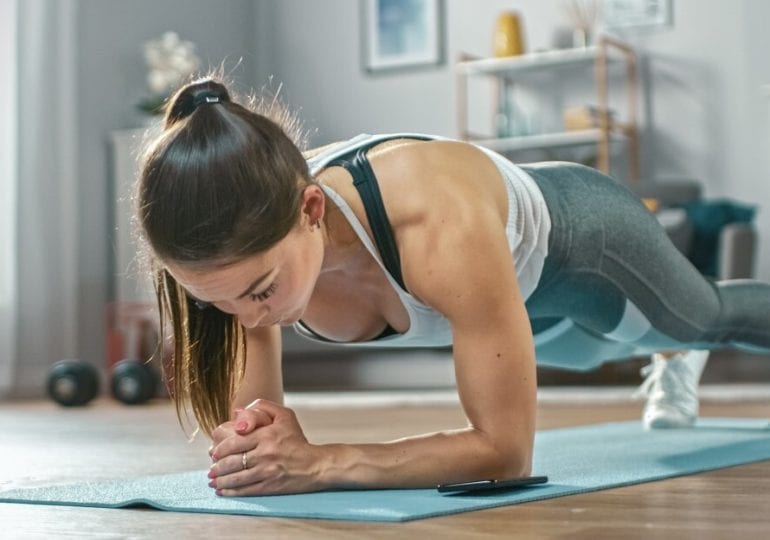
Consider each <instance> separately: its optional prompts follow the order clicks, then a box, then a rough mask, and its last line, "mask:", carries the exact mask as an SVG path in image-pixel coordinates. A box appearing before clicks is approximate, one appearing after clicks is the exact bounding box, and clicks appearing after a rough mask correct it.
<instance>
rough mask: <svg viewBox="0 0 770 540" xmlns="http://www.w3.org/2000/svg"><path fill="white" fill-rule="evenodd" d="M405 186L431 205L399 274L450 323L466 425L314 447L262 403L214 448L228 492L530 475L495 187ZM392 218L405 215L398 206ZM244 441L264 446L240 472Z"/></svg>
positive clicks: (522, 366)
mask: <svg viewBox="0 0 770 540" xmlns="http://www.w3.org/2000/svg"><path fill="white" fill-rule="evenodd" d="M455 150H456V149H452V151H455ZM439 154H441V152H439ZM437 157H441V156H437ZM469 159H472V158H469ZM429 161H430V160H429ZM486 165H489V164H488V163H487V162H485V161H483V160H482V162H481V167H480V169H481V170H479V167H472V168H471V169H472V170H474V171H475V172H476V173H478V174H493V175H494V174H497V173H496V169H494V168H491V169H490V168H488V167H486ZM373 166H375V167H376V166H377V163H376V162H373ZM462 168H463V167H462V166H459V167H457V166H454V164H452V163H447V164H446V167H445V170H444V171H435V170H434V171H433V172H431V170H429V169H428V168H426V169H425V170H424V171H416V174H415V177H420V176H419V174H420V173H422V174H424V176H422V178H423V179H427V180H430V178H429V175H430V174H444V173H446V174H447V175H451V174H462V172H461V171H460V172H458V170H459V169H462ZM433 169H435V167H433ZM378 174H379V172H378ZM437 181H442V182H447V181H448V182H451V181H452V180H451V178H448V177H447V178H443V179H438V180H437ZM498 181H499V178H498ZM428 191H431V190H428ZM410 196H412V197H420V196H422V197H426V198H427V197H430V201H431V205H432V208H434V210H430V211H428V212H426V213H425V214H424V215H422V216H418V217H417V218H415V216H410V217H409V218H408V219H406V220H405V223H407V224H406V225H403V226H401V227H399V228H398V230H397V232H396V234H397V237H398V240H399V245H400V247H401V255H402V261H405V264H404V266H403V269H404V275H405V278H406V282H407V285H408V287H409V289H410V291H411V292H412V293H413V294H414V295H416V296H417V297H418V298H420V299H421V300H422V301H423V302H425V303H426V304H428V305H431V306H432V307H434V308H435V309H437V310H439V311H440V312H441V313H443V314H444V315H445V316H446V317H447V318H448V319H449V321H450V323H451V325H452V329H453V335H454V361H455V371H456V377H457V386H458V392H459V396H460V400H461V403H462V406H463V408H464V410H465V413H466V415H467V418H468V423H469V425H468V426H467V427H466V428H463V429H458V430H452V431H443V432H437V433H430V434H425V435H420V436H414V437H406V438H403V439H399V440H396V441H392V442H387V443H374V444H326V445H313V444H310V443H309V442H308V441H307V440H306V439H305V438H304V436H303V435H302V431H301V428H300V427H299V424H298V423H297V421H296V417H295V416H294V414H293V413H292V411H291V410H289V409H287V408H285V407H280V406H276V405H274V404H271V403H261V404H260V403H257V404H255V407H256V408H257V409H259V410H260V411H262V412H263V413H267V414H268V415H269V416H270V417H271V418H272V424H271V425H269V426H267V427H265V428H260V429H257V430H255V431H254V432H253V433H250V434H248V435H245V436H243V437H232V438H229V439H228V440H225V441H223V442H222V443H221V444H220V445H219V446H218V447H217V453H218V455H219V456H227V457H225V458H224V459H222V460H221V461H220V462H219V463H218V464H217V471H218V474H219V473H220V472H221V474H222V475H224V476H223V477H220V478H218V479H217V480H218V484H217V485H218V487H219V489H220V493H221V494H223V495H253V494H265V493H281V492H283V493H286V492H297V491H313V490H318V489H325V488H332V487H337V488H339V487H348V488H363V487H369V488H373V487H382V488H391V487H429V486H433V485H436V484H438V483H446V482H459V481H468V480H475V479H481V478H489V477H508V476H521V475H528V474H530V471H531V463H532V446H533V439H534V430H535V412H536V372H535V361H534V345H533V340H532V333H531V329H530V325H529V319H528V317H527V313H526V310H525V307H524V300H523V298H522V297H521V294H520V292H519V289H518V284H517V279H516V272H515V268H514V264H513V260H512V255H511V254H510V251H509V247H508V242H507V238H506V236H505V230H504V221H505V220H504V217H503V216H501V212H500V208H499V207H498V206H496V204H495V198H494V197H492V196H489V195H488V194H487V195H484V192H483V190H482V192H481V193H478V192H476V190H475V189H473V188H470V189H465V188H463V187H462V185H461V183H460V184H458V186H457V187H456V189H455V188H452V189H448V190H441V191H440V193H439V194H437V193H436V192H435V190H434V191H432V192H430V193H427V192H426V193H423V194H419V193H415V189H412V190H410ZM413 200H414V199H413ZM435 209H437V210H435ZM394 221H396V222H399V216H398V215H396V217H395V220H394ZM407 261H408V262H407ZM373 421H376V419H373ZM255 443H256V448H255ZM244 451H248V452H249V454H252V453H253V454H257V455H256V456H255V457H254V461H255V465H254V466H253V467H252V466H251V462H250V463H249V465H250V466H249V468H248V470H246V471H241V470H240V469H241V468H242V464H241V462H240V461H239V460H240V455H239V452H244ZM276 471H281V472H280V474H278V473H277V472H276Z"/></svg>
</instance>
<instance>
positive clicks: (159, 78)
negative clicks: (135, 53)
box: [138, 32, 200, 114]
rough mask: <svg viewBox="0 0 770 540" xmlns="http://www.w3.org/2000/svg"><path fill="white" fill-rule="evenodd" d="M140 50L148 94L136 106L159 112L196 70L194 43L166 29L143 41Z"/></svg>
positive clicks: (148, 111) (154, 112)
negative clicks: (143, 62) (145, 67)
mask: <svg viewBox="0 0 770 540" xmlns="http://www.w3.org/2000/svg"><path fill="white" fill-rule="evenodd" d="M143 51H144V61H145V63H146V64H147V69H148V72H147V86H148V88H149V89H150V95H149V96H147V97H145V98H143V99H142V100H141V101H140V102H139V104H138V107H139V109H140V110H142V111H144V112H145V113H147V114H161V113H162V112H163V105H164V104H165V102H166V100H167V99H168V98H169V96H170V95H171V93H172V92H174V91H175V90H176V89H177V88H179V87H180V86H181V85H182V83H184V82H185V81H186V80H187V79H188V78H190V76H191V75H193V74H194V73H196V72H197V71H198V70H199V68H200V58H198V55H197V54H196V53H195V44H194V43H192V42H191V41H184V40H182V39H180V37H179V35H178V34H177V33H176V32H166V33H164V34H163V35H162V36H160V37H159V38H158V39H152V40H149V41H147V42H145V43H144V46H143Z"/></svg>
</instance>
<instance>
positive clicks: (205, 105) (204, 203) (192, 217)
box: [136, 78, 311, 435]
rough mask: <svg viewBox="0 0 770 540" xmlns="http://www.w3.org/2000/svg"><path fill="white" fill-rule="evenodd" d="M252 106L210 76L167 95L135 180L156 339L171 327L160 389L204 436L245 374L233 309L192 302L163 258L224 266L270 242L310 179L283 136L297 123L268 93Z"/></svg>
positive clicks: (291, 221) (225, 413)
mask: <svg viewBox="0 0 770 540" xmlns="http://www.w3.org/2000/svg"><path fill="white" fill-rule="evenodd" d="M255 103H256V102H255V100H254V99H252V101H251V104H250V105H246V106H244V105H241V104H239V103H236V102H235V101H233V100H231V98H230V93H229V92H228V90H227V88H226V87H225V85H224V84H223V83H222V82H220V81H218V80H215V79H214V78H206V79H202V80H199V81H195V82H193V83H190V84H188V85H186V86H184V87H183V88H181V89H180V90H179V91H178V92H177V93H176V94H175V95H174V96H173V97H172V98H171V100H170V101H169V104H168V107H167V109H166V116H165V119H164V129H163V133H162V134H161V135H159V136H158V138H157V139H156V140H155V141H153V142H152V143H151V145H150V146H149V148H148V150H147V152H146V154H145V157H144V160H143V165H142V171H141V174H140V177H139V180H138V188H137V196H136V197H137V221H138V225H139V235H140V238H141V239H142V240H143V243H144V244H145V245H146V246H147V247H149V251H150V252H151V254H150V259H151V265H152V269H153V270H152V271H153V275H154V281H155V290H156V294H157V298H158V307H159V310H160V321H161V324H160V326H161V328H160V332H161V344H163V343H165V342H166V340H165V338H164V333H166V332H168V331H169V330H170V331H171V332H172V335H173V342H174V352H173V362H172V364H173V367H169V368H168V369H166V382H167V386H168V387H169V391H170V393H171V395H172V397H173V398H174V400H175V404H176V410H177V415H178V417H179V418H180V421H181V420H182V412H183V411H185V412H187V411H188V410H189V407H190V406H191V407H192V412H193V413H194V416H195V419H196V420H197V422H198V425H199V427H200V428H202V429H203V430H204V431H205V432H206V433H207V434H209V435H210V434H211V432H212V431H213V429H214V428H215V427H216V426H217V425H219V424H220V423H222V422H224V421H226V420H228V419H229V410H230V404H231V401H232V398H233V395H234V393H235V389H236V387H237V384H238V381H239V379H240V378H241V377H242V376H243V370H244V367H245V362H244V360H245V354H246V342H245V336H244V332H243V328H242V327H241V325H240V324H239V322H238V320H237V318H236V317H234V316H232V315H228V314H226V313H223V312H221V311H219V310H217V309H215V308H213V307H209V308H206V309H200V308H199V307H198V306H197V305H196V303H195V302H194V301H193V300H192V299H191V298H190V296H188V294H187V292H186V291H185V290H184V289H183V288H182V287H181V286H180V285H179V284H178V283H177V282H176V281H175V280H174V278H173V276H171V274H170V273H169V272H168V271H167V270H166V269H165V267H164V262H167V263H168V262H173V263H174V264H178V265H183V266H188V267H191V268H196V269H205V268H212V267H221V266H226V265H228V264H232V263H234V262H236V261H238V260H241V259H243V258H244V257H248V256H250V255H254V254H257V253H260V252H263V251H265V250H267V249H269V248H271V247H272V246H273V245H275V244H276V243H277V242H278V241H279V240H281V239H282V238H284V237H285V236H286V235H287V234H288V233H289V231H290V230H291V229H292V227H294V226H295V225H296V224H297V222H298V220H299V211H300V207H299V206H300V200H301V193H302V189H303V188H304V186H306V185H307V184H308V183H310V182H311V179H310V175H309V172H308V168H307V164H306V162H305V159H304V158H303V156H302V153H301V151H300V149H299V148H298V144H299V142H298V141H297V142H295V140H296V139H295V140H292V137H291V136H290V135H289V132H290V131H293V132H294V133H292V135H294V136H295V137H296V136H297V134H298V123H297V122H296V121H294V120H293V118H292V116H291V115H290V114H289V113H288V112H287V110H286V109H285V108H284V107H282V106H281V105H280V103H279V102H278V101H277V100H275V99H272V100H270V102H269V105H268V106H267V107H266V106H265V105H266V103H267V101H266V100H264V99H263V100H262V101H261V102H259V103H256V104H255ZM260 109H261V110H260ZM282 126H284V127H282Z"/></svg>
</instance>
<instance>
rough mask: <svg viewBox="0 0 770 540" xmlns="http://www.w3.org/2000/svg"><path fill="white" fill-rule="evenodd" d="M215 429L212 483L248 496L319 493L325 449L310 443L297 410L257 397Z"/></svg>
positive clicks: (233, 493) (220, 489)
mask: <svg viewBox="0 0 770 540" xmlns="http://www.w3.org/2000/svg"><path fill="white" fill-rule="evenodd" d="M233 416H234V418H233V420H231V421H229V422H225V423H224V424H221V425H220V426H218V427H217V428H216V429H215V430H214V432H213V433H212V439H213V445H212V446H211V448H210V449H209V455H210V456H211V460H212V461H213V464H212V466H211V468H210V469H209V478H210V482H209V487H212V488H214V489H215V490H216V494H217V495H222V496H226V497H244V496H250V495H273V494H286V493H298V492H307V491H318V490H320V489H323V486H322V485H321V482H320V476H321V464H322V451H321V447H319V446H316V445H312V444H310V443H308V441H307V439H306V438H305V435H304V433H303V432H302V428H301V427H300V425H299V422H298V421H297V417H296V415H295V414H294V411H292V410H291V409H289V408H287V407H284V406H282V405H279V404H277V403H274V402H272V401H268V400H264V399H257V400H255V401H254V402H253V403H251V404H249V405H248V406H247V407H246V408H245V409H235V411H234V414H233Z"/></svg>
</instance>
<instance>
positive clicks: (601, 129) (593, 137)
mask: <svg viewBox="0 0 770 540" xmlns="http://www.w3.org/2000/svg"><path fill="white" fill-rule="evenodd" d="M610 63H622V65H624V66H625V87H626V88H625V91H626V96H627V106H626V111H625V115H624V118H623V119H621V118H613V119H611V118H610V112H609V105H608V101H609V91H610V88H609V86H610V83H609V78H608V69H609V64H610ZM581 66H585V67H586V68H591V67H593V69H594V77H595V81H596V93H597V103H598V106H597V109H598V111H599V114H598V116H599V122H598V125H597V126H596V127H595V128H591V129H582V130H565V131H557V132H553V133H538V134H533V135H523V136H515V137H495V136H489V135H480V134H475V133H471V132H470V131H469V128H468V123H469V122H468V85H469V79H470V78H472V77H491V78H493V79H494V80H495V81H496V82H497V84H498V85H500V86H501V88H502V89H503V93H505V92H509V91H510V90H511V88H512V87H513V84H514V83H516V84H519V83H523V81H524V79H525V78H526V77H528V76H530V75H532V74H535V73H546V72H553V71H555V70H558V69H561V68H575V67H581ZM455 73H456V76H457V100H458V103H457V119H458V128H459V131H460V138H462V139H464V140H468V141H473V142H475V143H476V144H480V145H482V146H485V147H488V148H490V149H492V150H495V151H498V152H514V151H520V150H533V149H553V148H565V147H574V146H586V145H596V152H597V163H598V168H599V169H600V170H602V171H604V172H606V173H609V170H610V158H611V153H610V142H611V141H624V142H625V143H626V144H627V145H628V155H629V159H628V161H629V172H628V176H629V180H630V181H631V182H636V181H638V179H639V138H638V134H637V126H636V108H637V88H638V83H637V71H636V54H635V53H634V50H633V49H632V48H631V47H629V46H628V45H626V44H625V43H623V42H621V41H618V40H616V39H613V38H610V37H607V36H603V37H601V38H600V40H599V43H598V44H597V45H596V46H592V47H586V48H581V49H566V50H554V51H546V52H539V53H532V54H523V55H519V56H512V57H507V58H480V59H479V58H470V57H468V56H462V57H461V59H460V61H459V62H457V64H456V65H455ZM497 108H498V107H497V104H495V109H497Z"/></svg>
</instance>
